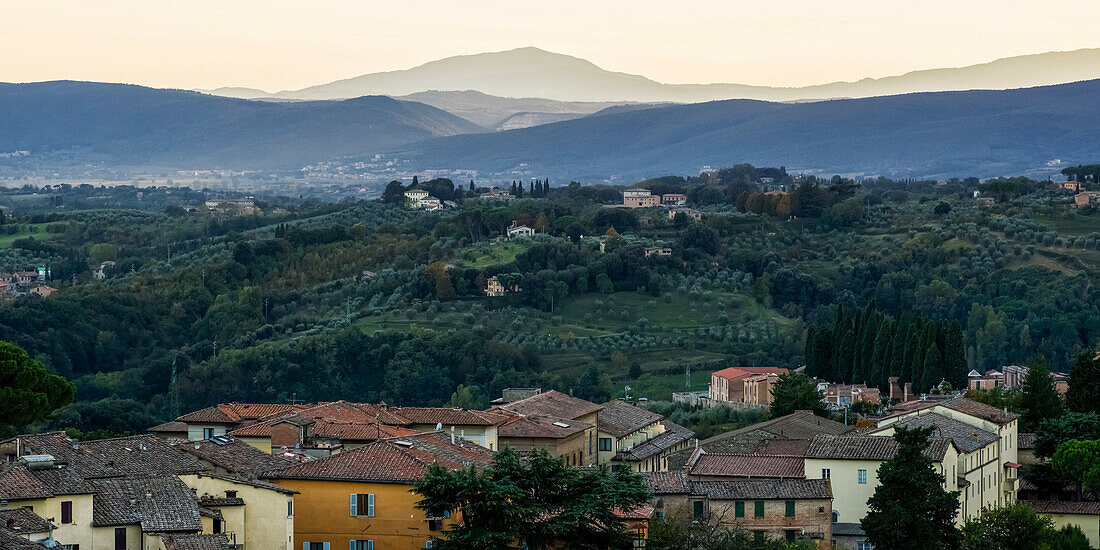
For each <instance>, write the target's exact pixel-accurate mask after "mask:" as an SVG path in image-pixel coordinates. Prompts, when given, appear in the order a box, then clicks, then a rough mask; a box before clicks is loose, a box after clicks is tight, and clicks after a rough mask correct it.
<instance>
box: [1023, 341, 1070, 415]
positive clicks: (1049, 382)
mask: <svg viewBox="0 0 1100 550" xmlns="http://www.w3.org/2000/svg"><path fill="white" fill-rule="evenodd" d="M1020 405H1021V408H1022V409H1023V414H1022V415H1021V416H1022V418H1021V419H1020V423H1021V426H1020V429H1021V430H1022V431H1025V432H1033V431H1035V430H1036V429H1038V427H1039V425H1040V424H1042V423H1043V422H1044V421H1046V420H1049V419H1051V418H1057V417H1058V415H1060V414H1062V398H1061V397H1060V396H1059V395H1058V392H1057V391H1056V390H1055V389H1054V376H1052V375H1051V374H1050V370H1049V369H1048V368H1047V362H1046V360H1045V359H1043V358H1042V357H1036V358H1035V359H1033V360H1032V361H1031V363H1030V364H1029V365H1028V371H1027V375H1026V376H1024V382H1023V390H1022V395H1021V397H1020Z"/></svg>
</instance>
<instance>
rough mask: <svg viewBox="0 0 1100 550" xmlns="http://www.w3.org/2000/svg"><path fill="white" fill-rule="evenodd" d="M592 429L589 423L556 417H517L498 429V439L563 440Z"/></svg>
mask: <svg viewBox="0 0 1100 550" xmlns="http://www.w3.org/2000/svg"><path fill="white" fill-rule="evenodd" d="M592 427H593V426H592V424H589V423H587V422H581V421H580V420H567V419H564V418H560V417H556V416H520V415H515V416H513V417H511V418H509V419H508V421H507V422H505V423H504V424H502V425H501V426H500V428H498V429H497V437H498V438H501V437H503V438H509V437H512V438H526V437H533V438H546V439H562V438H566V437H569V436H572V435H575V434H578V433H581V432H583V431H585V430H587V429H590V428H592Z"/></svg>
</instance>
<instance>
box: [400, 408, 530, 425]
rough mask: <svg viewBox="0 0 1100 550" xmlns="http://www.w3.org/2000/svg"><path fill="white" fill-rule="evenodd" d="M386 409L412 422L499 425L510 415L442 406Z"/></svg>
mask: <svg viewBox="0 0 1100 550" xmlns="http://www.w3.org/2000/svg"><path fill="white" fill-rule="evenodd" d="M386 411H387V412H389V413H391V414H394V415H397V416H400V417H402V418H404V419H407V420H408V422H409V423H411V424H443V425H447V426H499V425H501V424H503V423H504V422H505V421H507V420H508V415H506V414H501V413H499V412H493V411H473V410H467V409H454V408H441V407H388V408H387V409H386Z"/></svg>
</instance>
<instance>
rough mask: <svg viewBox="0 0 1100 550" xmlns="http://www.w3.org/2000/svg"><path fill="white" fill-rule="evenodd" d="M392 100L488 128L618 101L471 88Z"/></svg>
mask: <svg viewBox="0 0 1100 550" xmlns="http://www.w3.org/2000/svg"><path fill="white" fill-rule="evenodd" d="M396 99H401V100H407V101H418V102H420V103H424V104H425V105H431V106H432V107H436V108H438V109H443V110H444V111H447V112H448V113H451V114H453V115H458V116H460V117H462V118H464V119H466V120H469V121H471V122H474V123H476V124H480V125H481V126H484V127H486V128H492V129H502V127H503V129H512V128H517V127H519V128H525V127H527V126H534V125H536V124H545V123H547V122H559V121H562V120H569V119H572V118H580V117H582V116H585V115H589V114H592V113H595V112H597V111H599V110H601V109H605V108H607V107H612V106H615V105H620V104H621V103H620V102H611V101H602V102H587V101H554V100H551V99H541V98H535V97H525V98H512V97H497V96H491V95H488V94H484V93H481V92H478V91H475V90H464V91H449V92H447V91H439V90H429V91H426V92H417V93H415V94H409V95H405V96H398V97H397V98H396ZM517 115H521V116H517ZM520 120H523V121H525V122H520ZM521 124H522V125H521ZM509 126H511V128H510V127H509Z"/></svg>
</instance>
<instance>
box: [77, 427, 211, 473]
mask: <svg viewBox="0 0 1100 550" xmlns="http://www.w3.org/2000/svg"><path fill="white" fill-rule="evenodd" d="M80 447H81V448H82V449H86V450H88V451H90V452H91V453H92V454H93V455H95V457H96V458H98V459H100V460H101V461H103V462H105V463H106V464H107V465H108V467H110V468H112V469H114V470H117V471H119V472H120V473H122V474H124V475H132V476H148V475H180V474H191V473H199V472H205V471H207V470H209V467H207V466H206V465H205V464H203V463H202V462H200V461H199V460H198V459H196V458H195V457H193V456H191V455H189V454H187V453H184V452H182V451H180V450H179V449H177V448H175V447H173V446H172V444H170V443H169V442H167V441H165V440H164V439H161V438H159V437H155V436H152V435H135V436H130V437H119V438H114V439H99V440H95V441H85V442H83V443H81V444H80Z"/></svg>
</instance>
